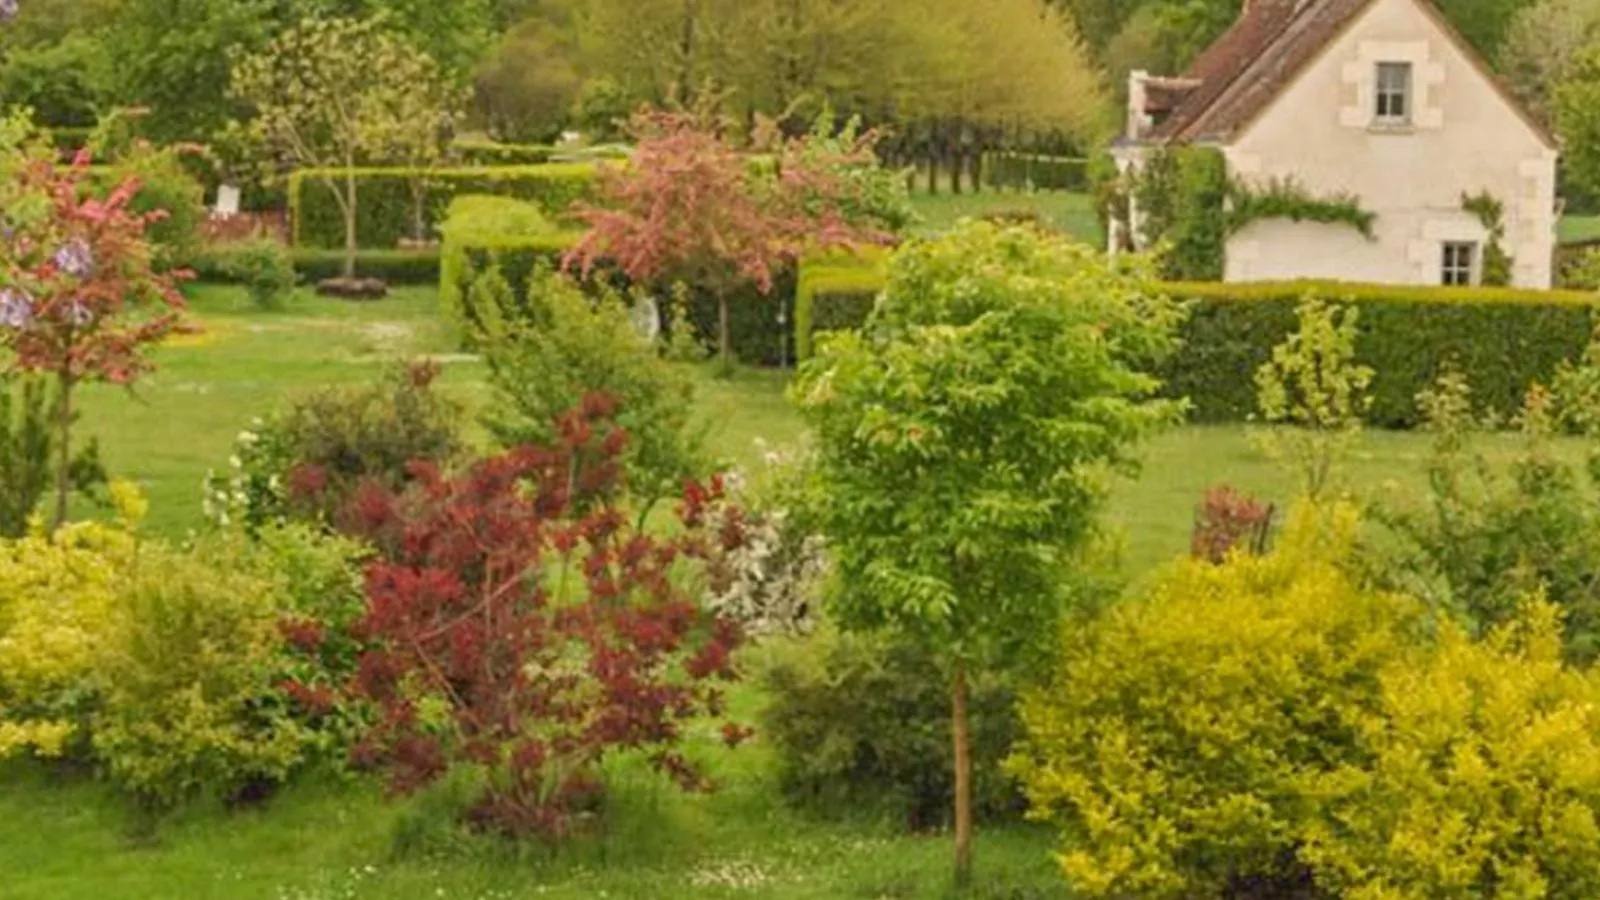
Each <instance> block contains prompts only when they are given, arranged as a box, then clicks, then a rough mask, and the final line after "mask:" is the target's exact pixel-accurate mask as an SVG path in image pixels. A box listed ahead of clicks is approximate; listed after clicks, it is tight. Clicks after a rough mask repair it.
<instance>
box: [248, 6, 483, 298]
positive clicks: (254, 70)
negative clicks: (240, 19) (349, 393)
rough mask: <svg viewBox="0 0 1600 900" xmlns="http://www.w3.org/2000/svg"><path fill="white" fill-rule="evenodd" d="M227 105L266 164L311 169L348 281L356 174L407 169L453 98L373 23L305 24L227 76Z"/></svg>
mask: <svg viewBox="0 0 1600 900" xmlns="http://www.w3.org/2000/svg"><path fill="white" fill-rule="evenodd" d="M231 93H232V96H234V97H235V98H237V99H238V100H239V101H240V102H242V103H244V104H246V105H248V106H249V107H250V109H251V110H252V112H253V115H252V117H251V118H250V119H249V120H248V121H247V122H246V123H245V124H243V125H242V126H240V127H239V128H237V129H236V132H237V136H238V137H240V138H242V139H243V140H244V142H246V143H249V144H252V145H254V146H256V147H258V148H260V150H261V151H262V152H263V153H264V154H265V156H266V157H267V158H268V159H271V160H275V161H277V162H280V163H283V164H287V165H290V166H294V167H300V168H315V169H321V170H324V171H325V172H327V173H329V174H324V175H322V176H321V179H322V181H323V182H324V183H326V185H327V187H328V190H329V191H330V192H331V193H332V194H333V196H334V198H335V200H336V202H337V203H338V206H339V211H340V212H341V213H342V214H343V216H344V225H345V256H344V274H345V277H347V278H348V277H350V276H352V275H354V274H355V263H356V250H357V240H356V222H357V216H358V213H359V198H358V195H357V191H356V176H355V170H356V167H357V166H361V165H369V164H373V163H382V162H391V161H410V160H412V154H413V153H414V152H415V150H416V148H418V147H427V146H429V145H430V143H431V142H437V141H439V140H441V136H442V135H443V134H444V131H443V129H442V128H441V122H442V121H444V120H445V119H446V117H448V115H449V113H450V109H449V108H448V107H440V106H435V105H434V104H439V103H449V102H450V100H451V98H452V97H453V96H454V94H453V93H452V91H451V90H450V88H449V82H448V79H447V78H446V76H445V74H444V73H443V71H442V70H441V69H440V68H439V66H438V64H437V63H435V62H434V61H433V60H432V59H431V58H430V57H428V55H427V54H425V53H422V52H421V51H420V50H418V49H417V48H416V47H413V46H411V45H409V44H407V43H406V42H405V41H404V40H402V39H401V38H399V37H397V36H396V35H394V34H393V33H391V32H389V31H387V30H385V28H384V25H383V23H382V22H381V21H356V20H353V19H329V20H307V21H305V22H303V23H301V24H300V25H299V26H298V27H296V28H294V29H293V30H291V31H288V32H286V33H284V34H282V35H279V36H278V38H277V39H275V40H274V41H273V42H272V43H271V44H269V45H268V46H267V47H266V48H265V49H263V50H262V51H261V52H259V53H255V54H252V55H248V56H244V57H242V58H240V59H239V60H237V61H236V63H235V64H234V67H233V81H232V85H231Z"/></svg>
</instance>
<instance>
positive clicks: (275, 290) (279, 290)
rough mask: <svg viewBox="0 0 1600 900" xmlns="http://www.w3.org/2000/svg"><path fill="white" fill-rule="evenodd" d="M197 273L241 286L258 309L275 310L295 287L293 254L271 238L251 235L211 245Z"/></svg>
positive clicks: (285, 300)
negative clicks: (246, 238)
mask: <svg viewBox="0 0 1600 900" xmlns="http://www.w3.org/2000/svg"><path fill="white" fill-rule="evenodd" d="M200 259H201V261H200V262H199V263H198V264H197V265H196V266H195V269H196V271H197V273H198V274H199V275H200V276H201V277H203V278H207V279H208V280H214V281H222V282H228V283H235V284H241V285H243V286H244V287H245V288H246V289H247V290H248V291H249V292H250V302H251V303H253V304H255V305H256V307H257V308H260V309H278V308H280V307H282V306H283V305H284V303H285V302H287V300H288V299H289V295H290V294H291V293H293V291H294V286H295V280H296V278H295V257H294V256H293V255H292V254H290V252H289V248H287V247H285V246H284V245H283V244H281V243H279V242H278V241H276V240H273V239H272V238H251V239H250V240H247V241H240V242H238V243H235V244H223V245H221V246H217V247H212V248H210V249H209V250H207V251H206V252H205V253H204V254H202V255H201V257H200Z"/></svg>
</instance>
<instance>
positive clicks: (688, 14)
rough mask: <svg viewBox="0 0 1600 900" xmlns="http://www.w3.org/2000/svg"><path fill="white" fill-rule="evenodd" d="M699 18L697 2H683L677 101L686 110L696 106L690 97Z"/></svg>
mask: <svg viewBox="0 0 1600 900" xmlns="http://www.w3.org/2000/svg"><path fill="white" fill-rule="evenodd" d="M698 17H699V12H698V10H696V9H695V0H683V30H682V31H681V32H680V34H679V35H678V55H679V59H680V61H681V62H682V66H681V67H680V68H679V70H678V97H677V100H678V102H679V103H681V104H683V106H684V108H685V109H687V108H689V107H691V106H693V105H694V104H693V102H692V101H691V100H690V95H691V94H692V93H693V91H694V54H695V24H696V23H695V20H696V19H697V18H698Z"/></svg>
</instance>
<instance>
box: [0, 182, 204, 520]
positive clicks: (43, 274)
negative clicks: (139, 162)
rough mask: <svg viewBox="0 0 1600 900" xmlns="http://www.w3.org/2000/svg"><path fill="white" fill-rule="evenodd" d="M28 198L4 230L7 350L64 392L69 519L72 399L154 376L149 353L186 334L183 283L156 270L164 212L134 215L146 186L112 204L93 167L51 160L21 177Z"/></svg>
mask: <svg viewBox="0 0 1600 900" xmlns="http://www.w3.org/2000/svg"><path fill="white" fill-rule="evenodd" d="M12 178H13V182H14V183H13V185H11V187H13V188H14V189H15V191H14V195H15V196H17V197H21V198H24V202H21V203H19V204H17V208H16V211H15V214H13V215H10V216H8V217H7V218H6V221H5V223H4V227H3V228H0V347H6V348H8V349H10V350H11V351H12V353H13V355H12V358H11V359H10V360H9V366H10V367H11V368H13V369H15V370H20V371H24V372H36V373H41V374H44V375H47V376H49V377H51V378H53V379H54V380H55V384H56V391H57V394H56V404H57V406H56V413H55V420H56V429H57V432H56V436H57V442H58V446H57V447H56V448H55V450H56V472H55V481H56V489H55V495H56V496H55V513H54V519H53V521H54V522H55V524H57V525H59V524H60V523H61V522H62V521H64V520H65V519H66V515H67V496H68V493H69V489H70V484H71V477H70V468H71V465H70V461H71V439H72V424H73V421H74V420H75V418H76V415H77V414H76V411H75V409H74V407H73V402H72V401H73V391H74V390H75V389H76V388H77V386H78V385H80V384H82V383H84V382H95V381H99V382H109V383H111V384H121V385H127V384H132V383H133V382H134V381H135V380H136V379H137V378H138V377H139V376H140V375H141V374H142V373H144V372H145V371H147V370H148V369H149V368H150V363H149V361H148V360H147V359H146V358H145V353H144V351H145V350H146V348H148V347H149V346H150V345H152V344H154V343H157V342H159V341H160V340H162V339H163V338H165V337H167V336H168V335H169V334H171V333H173V332H174V331H177V330H180V329H182V328H184V325H183V322H182V319H181V317H180V311H181V310H182V308H183V300H182V297H181V296H180V295H179V293H178V289H177V284H176V279H177V278H179V277H183V276H184V275H186V274H187V273H183V272H172V273H166V274H162V273H158V272H156V271H155V270H154V268H153V267H152V259H151V245H150V242H149V241H148V240H147V239H146V237H145V229H146V227H147V226H148V225H149V224H150V223H152V222H155V221H159V220H160V219H161V218H162V217H163V216H164V215H165V213H164V212H161V211H156V212H151V213H135V212H133V211H132V210H130V209H129V204H130V203H131V202H132V200H133V198H134V195H135V194H137V193H138V190H139V184H138V182H137V181H134V180H129V181H126V182H123V183H122V184H120V185H118V186H117V187H116V188H115V189H113V190H112V191H111V192H110V193H109V194H105V195H104V196H103V197H102V196H97V192H95V191H93V190H90V189H89V185H88V184H87V181H88V179H89V159H88V156H87V154H83V153H80V154H79V155H78V157H77V158H76V159H75V160H74V161H73V163H72V164H71V165H70V166H61V165H58V164H56V163H55V162H53V161H52V160H50V159H48V158H43V157H40V158H33V159H29V160H27V161H25V162H24V163H23V164H22V165H20V166H19V167H18V168H17V169H16V170H15V171H14V172H13V173H12Z"/></svg>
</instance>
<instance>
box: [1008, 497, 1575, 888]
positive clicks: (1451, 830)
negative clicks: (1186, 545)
mask: <svg viewBox="0 0 1600 900" xmlns="http://www.w3.org/2000/svg"><path fill="white" fill-rule="evenodd" d="M1354 522H1355V519H1354V516H1353V515H1352V514H1350V513H1349V512H1347V511H1345V512H1338V511H1336V512H1334V513H1332V514H1322V515H1320V516H1319V515H1317V514H1313V513H1310V512H1308V511H1306V510H1300V511H1299V512H1297V513H1296V515H1295V516H1294V517H1293V518H1292V521H1291V523H1290V525H1289V527H1288V528H1287V529H1286V531H1285V535H1284V541H1283V546H1282V548H1281V549H1280V550H1279V551H1278V552H1277V553H1275V554H1273V555H1271V556H1268V557H1264V558H1253V557H1247V556H1238V557H1235V558H1233V559H1231V560H1229V561H1228V562H1227V563H1226V564H1224V565H1222V566H1212V565H1209V564H1207V563H1204V562H1188V563H1183V564H1180V565H1179V566H1178V567H1177V568H1176V569H1175V570H1173V571H1172V572H1171V573H1170V574H1168V575H1167V576H1166V577H1164V579H1163V580H1162V581H1161V582H1160V584H1159V586H1158V587H1157V588H1156V589H1155V592H1154V594H1153V595H1152V596H1151V597H1149V598H1148V599H1146V600H1143V601H1141V602H1133V603H1129V604H1127V605H1125V606H1122V607H1120V608H1117V609H1115V610H1114V611H1112V612H1111V613H1110V614H1108V615H1107V616H1106V617H1105V618H1104V619H1103V620H1102V621H1101V622H1099V623H1097V624H1095V625H1094V626H1092V627H1091V628H1090V629H1089V631H1088V633H1087V634H1082V633H1079V634H1074V635H1071V636H1069V637H1068V639H1067V640H1066V642H1065V645H1064V647H1065V649H1064V651H1063V653H1064V660H1063V664H1062V667H1061V669H1060V671H1059V673H1058V678H1057V680H1056V682H1055V684H1056V685H1058V687H1056V688H1053V689H1049V690H1042V691H1038V692H1035V693H1034V694H1032V695H1031V696H1029V697H1028V698H1027V699H1026V701H1025V702H1024V704H1023V707H1022V714H1023V721H1024V725H1025V726H1026V728H1027V731H1028V737H1027V739H1026V740H1025V742H1024V743H1023V745H1022V748H1021V749H1020V750H1019V752H1018V753H1017V754H1016V755H1015V756H1014V757H1013V760H1012V763H1011V765H1012V768H1013V770H1014V771H1015V772H1016V773H1017V774H1018V775H1019V776H1020V777H1021V779H1022V781H1023V784H1024V787H1025V789H1026V792H1027V794H1028V797H1029V800H1030V802H1031V803H1032V804H1033V814H1034V815H1035V816H1036V817H1038V818H1041V819H1047V820H1050V821H1052V822H1054V823H1056V824H1057V825H1058V826H1059V827H1060V828H1061V829H1062V832H1063V847H1062V850H1061V853H1060V855H1059V860H1060V863H1061V866H1062V868H1063V871H1064V872H1065V874H1066V876H1067V879H1068V880H1069V881H1070V882H1071V885H1072V887H1073V889H1074V891H1075V892H1076V895H1077V896H1085V897H1146V898H1195V897H1223V896H1226V897H1234V898H1249V897H1281V896H1305V897H1310V896H1319V897H1320V896H1329V897H1351V898H1358V900H1401V898H1406V900H1411V898H1415V900H1424V898H1430V900H1431V898H1440V897H1457V898H1477V897H1482V898H1488V897H1496V898H1500V897H1518V898H1532V897H1574V898H1576V897H1593V896H1600V863H1597V862H1596V860H1600V824H1597V822H1600V676H1597V675H1596V674H1594V673H1592V672H1591V671H1588V670H1577V669H1571V668H1565V667H1563V665H1562V662H1561V629H1560V625H1559V622H1558V616H1557V614H1556V612H1555V611H1554V609H1553V608H1552V607H1550V606H1549V605H1548V604H1545V603H1544V602H1543V601H1542V600H1540V601H1530V602H1528V603H1526V604H1525V607H1524V610H1523V612H1522V614H1521V615H1519V616H1518V617H1516V618H1515V619H1514V620H1513V621H1512V622H1511V623H1510V624H1509V625H1507V626H1505V627H1503V628H1502V629H1501V630H1499V631H1496V632H1494V633H1493V634H1492V636H1491V637H1489V638H1488V639H1487V640H1485V641H1483V642H1481V643H1474V642H1473V641H1471V640H1470V639H1469V638H1468V637H1466V636H1465V635H1464V633H1463V632H1461V631H1460V630H1459V629H1457V628H1456V627H1455V626H1454V625H1453V624H1451V623H1450V622H1449V621H1446V620H1439V619H1436V618H1434V617H1433V616H1431V615H1429V613H1428V610H1427V607H1426V606H1425V605H1424V604H1422V603H1420V602H1418V601H1415V600H1412V599H1410V598H1407V597H1404V596H1399V595H1395V594H1386V593H1380V592H1376V591H1373V590H1369V589H1367V588H1364V587H1363V586H1362V585H1360V584H1359V583H1358V582H1357V581H1355V580H1353V579H1352V578H1351V577H1350V576H1348V575H1347V574H1346V573H1345V571H1344V570H1343V569H1342V567H1341V560H1342V559H1344V558H1345V557H1346V555H1347V553H1348V548H1349V544H1350V535H1351V533H1352V532H1353V528H1354Z"/></svg>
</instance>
